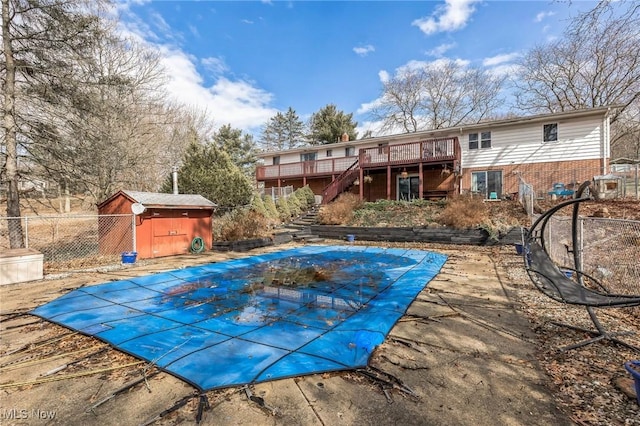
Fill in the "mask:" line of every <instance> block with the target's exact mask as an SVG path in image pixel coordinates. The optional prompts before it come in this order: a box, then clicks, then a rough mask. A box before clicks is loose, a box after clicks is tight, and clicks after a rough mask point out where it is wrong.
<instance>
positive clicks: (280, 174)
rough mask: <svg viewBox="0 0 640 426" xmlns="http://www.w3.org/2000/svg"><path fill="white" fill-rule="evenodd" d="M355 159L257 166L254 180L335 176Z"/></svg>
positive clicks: (343, 158)
mask: <svg viewBox="0 0 640 426" xmlns="http://www.w3.org/2000/svg"><path fill="white" fill-rule="evenodd" d="M356 159H357V157H356V156H351V157H336V158H327V159H323V160H316V161H301V162H299V163H287V164H276V165H273V166H258V167H257V168H256V178H257V180H259V181H262V180H268V179H278V178H286V177H289V178H291V177H302V176H307V177H313V176H330V175H332V174H336V175H337V174H340V173H342V172H344V171H345V170H347V168H349V166H350V165H351V164H353V162H354V161H355V160H356Z"/></svg>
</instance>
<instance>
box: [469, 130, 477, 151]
mask: <svg viewBox="0 0 640 426" xmlns="http://www.w3.org/2000/svg"><path fill="white" fill-rule="evenodd" d="M469 149H478V134H477V133H469Z"/></svg>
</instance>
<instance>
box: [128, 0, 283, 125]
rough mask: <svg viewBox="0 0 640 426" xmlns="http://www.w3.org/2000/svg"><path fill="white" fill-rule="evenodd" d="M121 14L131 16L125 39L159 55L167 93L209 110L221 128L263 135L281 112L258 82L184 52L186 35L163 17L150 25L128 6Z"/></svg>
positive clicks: (212, 60) (220, 63) (219, 60)
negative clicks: (267, 124)
mask: <svg viewBox="0 0 640 426" xmlns="http://www.w3.org/2000/svg"><path fill="white" fill-rule="evenodd" d="M138 1H140V2H142V1H145V0H129V3H130V4H133V3H135V2H138ZM117 11H118V12H121V13H122V14H123V15H124V16H125V17H126V19H123V20H121V21H120V32H121V34H122V35H123V36H126V37H130V38H132V39H133V40H136V41H137V42H139V43H141V44H143V45H145V46H147V47H148V48H150V49H154V50H157V51H158V52H159V54H160V56H161V58H162V59H161V62H162V66H163V67H164V68H165V69H166V70H167V77H168V80H169V81H168V83H167V85H166V90H167V92H168V93H169V95H170V96H171V98H173V99H175V100H176V101H178V102H180V103H182V104H185V105H187V106H190V107H195V108H197V109H198V110H203V111H205V112H206V113H207V115H209V116H210V117H211V119H212V120H213V121H214V122H215V123H216V124H218V125H224V124H227V123H229V124H231V126H232V127H234V128H237V129H241V130H243V131H245V132H247V133H257V132H258V131H259V129H260V127H261V126H262V125H263V124H264V123H265V122H266V121H268V120H269V118H271V117H273V116H274V115H275V114H276V113H277V112H278V111H277V110H276V109H275V108H273V107H271V106H270V104H271V102H272V101H273V95H272V94H271V93H269V92H267V91H265V90H263V89H261V88H259V87H256V85H255V83H254V82H252V81H249V80H246V79H235V78H231V77H229V76H230V75H232V70H230V69H229V67H228V66H227V64H226V63H225V61H224V59H223V58H220V57H207V58H201V59H198V58H196V57H194V56H191V55H189V54H187V53H186V52H184V51H183V50H181V49H180V47H179V45H180V43H181V41H182V36H181V34H180V33H176V32H175V31H172V30H171V29H170V28H169V26H168V25H167V23H166V21H164V19H162V17H161V16H160V15H156V16H154V18H153V19H152V20H151V21H150V23H147V22H144V21H143V20H142V19H140V17H139V16H137V15H135V14H133V13H129V11H128V10H126V9H125V8H123V7H119V8H117ZM198 61H199V62H198ZM197 65H200V66H202V67H203V69H204V70H205V71H204V72H206V73H207V74H206V75H207V77H209V80H210V81H213V83H211V84H210V85H208V86H207V85H205V79H204V77H203V75H202V74H201V73H200V72H199V71H198V67H197Z"/></svg>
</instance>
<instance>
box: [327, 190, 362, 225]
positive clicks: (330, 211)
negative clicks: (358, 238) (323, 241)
mask: <svg viewBox="0 0 640 426" xmlns="http://www.w3.org/2000/svg"><path fill="white" fill-rule="evenodd" d="M362 204H363V201H362V200H360V197H358V196H357V195H355V194H351V193H349V192H345V193H344V194H342V195H340V196H339V197H338V198H337V199H336V201H334V202H333V203H331V204H329V205H326V206H324V207H323V208H322V209H321V210H320V211H319V212H318V221H319V222H320V223H322V224H324V225H342V224H345V223H347V222H349V221H350V220H351V219H352V218H353V212H354V211H356V210H357V209H358V208H360V207H361V206H362Z"/></svg>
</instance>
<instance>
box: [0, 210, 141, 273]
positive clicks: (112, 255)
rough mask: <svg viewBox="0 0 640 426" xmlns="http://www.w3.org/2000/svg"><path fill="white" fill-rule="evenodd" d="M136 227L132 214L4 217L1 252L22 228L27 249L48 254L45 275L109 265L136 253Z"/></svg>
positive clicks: (1, 219) (1, 224)
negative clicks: (127, 254) (11, 236)
mask: <svg viewBox="0 0 640 426" xmlns="http://www.w3.org/2000/svg"><path fill="white" fill-rule="evenodd" d="M134 226H135V223H134V221H133V216H132V215H128V214H127V215H77V216H74V215H64V216H23V217H17V218H12V217H0V251H6V250H8V249H9V248H10V234H11V232H10V231H12V230H13V231H16V230H19V229H20V228H21V234H22V236H23V243H24V246H25V247H26V248H32V249H35V250H38V251H39V252H41V253H42V254H43V255H44V271H45V273H51V272H56V271H61V270H70V269H83V268H88V267H95V266H101V265H108V264H113V263H118V262H120V260H121V255H122V252H125V251H134V250H135V241H134V238H135V237H134V235H135V234H134ZM10 227H13V229H10ZM19 234H20V233H18V235H19Z"/></svg>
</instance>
